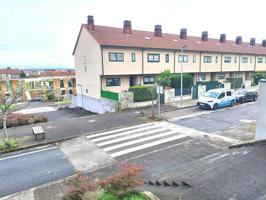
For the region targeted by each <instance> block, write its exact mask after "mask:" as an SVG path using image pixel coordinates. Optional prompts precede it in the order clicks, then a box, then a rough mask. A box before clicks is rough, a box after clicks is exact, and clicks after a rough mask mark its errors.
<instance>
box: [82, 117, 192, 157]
mask: <svg viewBox="0 0 266 200" xmlns="http://www.w3.org/2000/svg"><path fill="white" fill-rule="evenodd" d="M87 138H88V139H90V140H91V141H92V142H94V143H95V144H96V145H97V146H98V147H100V148H101V149H102V150H104V151H105V152H107V153H108V154H109V155H110V156H111V157H113V158H117V157H119V156H124V155H127V154H130V153H136V152H138V151H140V150H144V149H145V150H146V149H149V148H156V147H159V146H160V145H167V144H166V143H168V142H175V141H176V143H178V142H179V141H178V140H180V139H184V138H187V139H191V137H188V136H187V135H186V134H182V133H180V131H179V130H178V129H177V128H176V125H174V124H172V123H169V122H152V123H146V124H140V125H135V126H130V127H126V128H120V129H116V130H111V131H105V132H101V133H97V134H93V135H88V136H87Z"/></svg>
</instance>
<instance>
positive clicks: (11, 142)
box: [0, 138, 19, 151]
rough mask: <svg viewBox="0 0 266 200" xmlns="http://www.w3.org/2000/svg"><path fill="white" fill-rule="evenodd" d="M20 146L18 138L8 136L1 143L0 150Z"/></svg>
mask: <svg viewBox="0 0 266 200" xmlns="http://www.w3.org/2000/svg"><path fill="white" fill-rule="evenodd" d="M18 146H19V144H18V140H17V139H16V138H7V139H4V140H3V141H2V142H1V143H0V151H7V150H10V149H15V148H17V147H18Z"/></svg>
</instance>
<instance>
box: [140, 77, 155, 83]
mask: <svg viewBox="0 0 266 200" xmlns="http://www.w3.org/2000/svg"><path fill="white" fill-rule="evenodd" d="M143 83H144V84H154V83H155V77H154V76H144V78H143Z"/></svg>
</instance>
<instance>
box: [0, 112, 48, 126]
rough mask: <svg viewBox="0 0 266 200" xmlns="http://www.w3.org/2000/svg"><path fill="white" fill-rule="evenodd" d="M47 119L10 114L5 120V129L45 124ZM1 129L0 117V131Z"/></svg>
mask: <svg viewBox="0 0 266 200" xmlns="http://www.w3.org/2000/svg"><path fill="white" fill-rule="evenodd" d="M47 121H48V118H47V117H46V116H42V115H24V114H17V113H11V114H10V115H8V118H7V127H16V126H24V125H28V124H36V123H41V122H47ZM2 128H3V118H2V116H0V129H2Z"/></svg>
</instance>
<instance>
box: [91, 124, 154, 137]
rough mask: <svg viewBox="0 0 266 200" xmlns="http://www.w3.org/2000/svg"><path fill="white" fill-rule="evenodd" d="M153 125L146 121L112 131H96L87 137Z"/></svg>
mask: <svg viewBox="0 0 266 200" xmlns="http://www.w3.org/2000/svg"><path fill="white" fill-rule="evenodd" d="M151 125H154V124H153V123H147V124H140V125H136V126H129V127H126V128H120V129H115V130H112V131H107V132H102V133H96V134H92V135H88V136H87V138H88V139H90V138H94V137H98V136H103V135H109V134H111V133H116V132H120V131H126V130H129V129H132V128H139V127H143V126H151Z"/></svg>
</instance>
